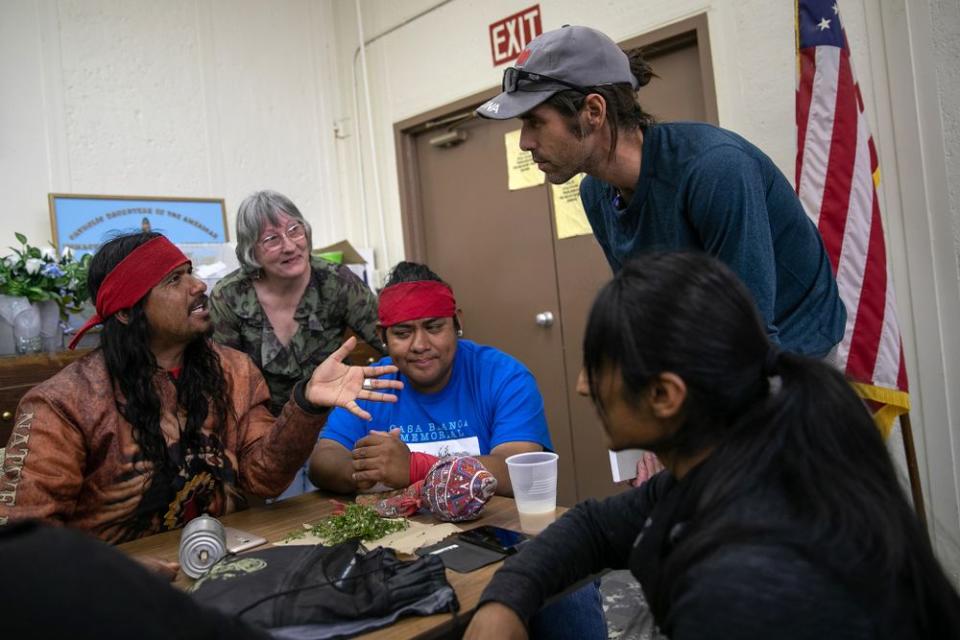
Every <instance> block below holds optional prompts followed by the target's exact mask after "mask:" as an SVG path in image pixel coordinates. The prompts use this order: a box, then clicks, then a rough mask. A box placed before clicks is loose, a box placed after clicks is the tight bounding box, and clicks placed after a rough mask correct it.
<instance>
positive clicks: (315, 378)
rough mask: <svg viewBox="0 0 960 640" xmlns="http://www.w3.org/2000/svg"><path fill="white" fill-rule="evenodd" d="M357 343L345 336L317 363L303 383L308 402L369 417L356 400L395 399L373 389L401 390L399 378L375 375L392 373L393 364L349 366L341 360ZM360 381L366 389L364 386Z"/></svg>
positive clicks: (381, 400) (388, 400)
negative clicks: (340, 343)
mask: <svg viewBox="0 0 960 640" xmlns="http://www.w3.org/2000/svg"><path fill="white" fill-rule="evenodd" d="M356 344H357V339H356V338H354V337H351V338H349V339H347V341H346V342H344V343H343V344H342V345H340V348H339V349H337V350H336V351H334V352H333V353H331V354H330V355H329V356H328V357H327V359H326V360H324V361H323V362H321V363H320V364H319V365H317V368H316V369H314V370H313V375H311V376H310V380H309V381H308V382H307V386H306V389H305V390H304V394H305V395H306V397H307V400H308V401H310V402H311V403H312V404H315V405H318V406H321V407H343V408H344V409H346V410H347V411H349V412H350V413H352V414H353V415H355V416H357V417H358V418H363V419H364V420H370V419H371V416H370V414H369V413H367V412H366V411H364V410H363V409H361V408H360V405H358V404H357V400H373V401H374V402H396V401H397V397H396V396H395V395H392V394H390V393H381V392H380V391H376V390H377V389H403V383H402V382H400V381H399V380H379V379H377V378H378V376H382V375H386V374H388V373H395V372H396V371H397V368H396V367H394V366H385V367H352V366H349V365H346V364H344V363H343V361H344V360H345V359H346V358H347V356H349V355H350V352H351V351H353V348H354V347H355V346H356ZM364 380H366V381H367V388H364Z"/></svg>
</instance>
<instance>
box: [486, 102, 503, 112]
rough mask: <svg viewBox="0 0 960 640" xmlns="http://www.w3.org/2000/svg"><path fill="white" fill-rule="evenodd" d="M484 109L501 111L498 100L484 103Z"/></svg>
mask: <svg viewBox="0 0 960 640" xmlns="http://www.w3.org/2000/svg"><path fill="white" fill-rule="evenodd" d="M483 110H484V111H489V112H490V113H500V105H499V104H498V103H496V102H488V103H487V104H485V105H483Z"/></svg>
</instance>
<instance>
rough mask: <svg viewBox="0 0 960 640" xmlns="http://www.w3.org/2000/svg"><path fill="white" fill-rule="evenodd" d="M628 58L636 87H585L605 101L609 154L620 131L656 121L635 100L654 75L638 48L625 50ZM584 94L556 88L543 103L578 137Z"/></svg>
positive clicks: (613, 85)
mask: <svg viewBox="0 0 960 640" xmlns="http://www.w3.org/2000/svg"><path fill="white" fill-rule="evenodd" d="M625 53H626V54H627V58H629V60H630V72H631V73H632V74H633V76H634V78H636V80H637V89H634V88H633V87H632V86H630V85H629V84H626V83H622V84H604V85H598V86H594V87H589V89H590V92H591V93H597V94H599V95H600V96H601V97H602V98H603V99H604V101H605V102H606V103H607V128H608V129H609V131H610V156H611V157H613V152H614V149H616V148H617V139H618V137H619V135H618V134H619V132H620V130H621V129H622V130H624V131H636V130H637V129H640V130H644V129H646V128H647V127H649V126H650V125H652V124H654V123H655V122H656V119H654V117H653V116H652V115H650V114H649V113H647V112H646V111H644V110H643V107H641V106H640V103H639V102H637V90H639V88H641V87H645V86H646V85H647V84H648V83H649V82H650V80H651V79H653V78H656V77H658V76H657V74H655V73H654V72H653V68H652V67H651V66H650V63H648V62H647V61H646V60H645V59H644V57H643V50H642V49H631V50H629V51H626V52H625ZM586 97H587V96H586V95H584V94H583V93H580V92H579V91H576V90H574V89H568V90H565V91H559V92H557V93H555V94H553V95H552V96H551V97H550V98H548V99H547V100H546V101H545V102H544V104H547V105H550V106H551V107H553V108H554V109H556V110H557V111H559V112H560V115H562V116H563V117H564V118H565V119H566V120H567V126H568V127H569V129H570V131H571V132H572V133H573V134H574V135H576V136H577V137H578V138H582V137H583V136H584V135H585V133H586V132H585V131H583V130H582V129H581V127H580V121H579V119H578V118H577V114H578V113H580V110H581V109H583V104H584V102H585V100H586Z"/></svg>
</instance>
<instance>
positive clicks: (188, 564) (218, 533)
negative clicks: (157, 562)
mask: <svg viewBox="0 0 960 640" xmlns="http://www.w3.org/2000/svg"><path fill="white" fill-rule="evenodd" d="M226 554H227V534H226V531H224V529H223V525H222V524H221V523H220V521H219V520H217V519H216V518H213V517H211V516H208V515H207V514H203V515H202V516H199V517H197V518H194V519H193V520H191V521H190V522H188V523H187V526H186V527H184V528H183V533H182V534H180V568H181V569H183V572H184V573H185V574H187V575H188V576H190V577H191V578H199V577H200V576H202V575H203V574H205V573H206V572H207V571H208V570H209V569H210V567H212V566H213V565H214V564H216V563H217V561H218V560H220V558H222V557H223V556H225V555H226Z"/></svg>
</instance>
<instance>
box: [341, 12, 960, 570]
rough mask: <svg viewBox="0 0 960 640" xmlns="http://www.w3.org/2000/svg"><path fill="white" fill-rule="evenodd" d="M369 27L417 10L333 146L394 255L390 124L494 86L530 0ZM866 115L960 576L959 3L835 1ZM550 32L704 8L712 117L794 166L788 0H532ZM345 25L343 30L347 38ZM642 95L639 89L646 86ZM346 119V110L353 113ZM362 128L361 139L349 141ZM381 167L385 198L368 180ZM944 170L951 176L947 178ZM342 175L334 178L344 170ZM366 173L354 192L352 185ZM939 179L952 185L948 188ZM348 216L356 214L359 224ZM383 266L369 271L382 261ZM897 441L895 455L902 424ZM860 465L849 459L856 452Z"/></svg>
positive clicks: (637, 25) (914, 372)
mask: <svg viewBox="0 0 960 640" xmlns="http://www.w3.org/2000/svg"><path fill="white" fill-rule="evenodd" d="M359 4H360V15H361V16H362V21H363V27H364V33H365V39H366V40H370V39H371V38H374V37H375V36H378V35H379V34H381V33H383V32H385V31H387V30H388V29H392V28H394V27H396V26H397V25H400V24H401V23H403V22H404V21H406V20H409V19H411V17H413V16H416V15H417V14H419V13H421V12H427V13H425V15H423V16H422V17H419V18H417V19H415V20H414V21H412V22H410V23H409V24H406V25H404V26H401V27H399V28H396V30H395V31H393V32H392V33H389V34H388V35H386V36H384V37H382V38H379V39H377V40H376V41H375V42H373V43H372V44H371V45H370V46H369V47H368V48H367V50H366V57H367V72H368V84H369V87H370V91H369V96H367V95H366V94H364V93H363V90H362V81H361V82H358V83H357V84H358V85H359V86H360V87H361V92H360V99H359V101H358V102H359V104H360V107H359V113H358V118H359V122H356V123H355V124H357V125H359V127H353V128H351V139H344V140H339V141H338V154H339V157H341V158H346V157H348V156H349V157H350V158H352V159H351V160H349V161H347V163H346V164H347V165H348V166H351V167H352V166H355V164H356V162H357V160H356V154H357V150H358V149H360V152H361V154H362V167H363V179H362V180H360V179H359V178H358V175H357V172H353V173H352V174H351V175H349V176H343V177H342V183H341V188H342V189H343V191H344V197H345V198H348V199H350V200H351V202H353V203H354V204H353V205H352V206H351V209H353V210H357V209H358V208H359V201H360V200H361V198H365V199H366V204H367V206H366V219H367V221H368V224H369V226H370V229H371V231H370V235H371V237H372V238H373V239H374V241H373V244H375V245H378V250H379V253H380V255H382V253H383V249H384V247H382V246H379V242H378V241H377V238H378V237H379V236H378V233H379V229H380V222H379V211H378V210H379V208H382V209H383V210H384V223H385V228H386V234H385V235H386V237H387V246H386V250H387V254H388V256H389V259H390V261H391V262H394V261H396V260H397V259H399V258H400V257H401V256H402V253H403V241H402V234H401V223H400V215H399V211H400V205H399V188H398V183H397V168H396V160H395V149H394V138H393V136H394V134H393V125H394V124H395V123H396V122H399V121H401V120H404V119H406V118H409V117H411V116H414V115H416V114H419V113H423V112H425V111H428V110H432V109H435V108H437V107H441V106H443V105H445V104H448V103H451V102H454V101H456V100H458V99H460V98H463V97H465V96H468V95H471V94H474V93H476V92H479V91H483V90H487V89H490V88H492V87H494V86H496V85H498V84H499V81H500V75H501V73H502V68H494V67H493V66H492V62H491V57H490V51H489V44H488V41H487V26H488V25H489V24H490V23H491V22H494V21H496V20H498V19H500V18H503V17H505V16H507V15H510V14H512V13H514V12H516V11H518V10H520V9H523V8H525V7H526V6H529V3H516V2H508V1H506V0H488V1H486V2H468V1H466V0H459V1H453V2H436V1H427V0H421V1H412V0H407V1H406V2H402V3H400V2H391V1H389V0H363V1H362V2H360V3H359ZM839 4H840V9H841V14H842V16H843V19H844V24H845V26H846V29H847V34H848V38H849V41H850V44H851V47H852V50H853V55H854V65H855V71H856V73H857V76H858V79H859V81H860V84H861V89H862V94H863V99H864V102H865V106H866V110H867V114H868V118H869V120H870V123H871V128H872V131H873V132H874V137H875V142H876V145H877V148H878V152H879V154H880V166H881V170H882V176H883V178H882V180H883V181H882V183H881V190H880V197H881V205H882V210H883V214H884V220H885V225H886V228H887V245H888V253H889V255H890V256H891V260H892V264H893V272H894V284H895V287H896V290H897V292H898V311H899V315H900V318H901V325H902V328H903V334H904V345H905V349H906V353H907V359H908V373H909V376H910V380H911V384H912V391H913V393H912V401H913V410H912V412H911V417H912V419H913V425H914V430H915V435H914V439H915V440H916V442H917V445H918V448H919V458H920V467H921V475H922V481H923V485H924V489H925V491H926V494H927V495H926V499H927V507H928V514H929V516H930V517H931V519H932V522H933V526H932V535H933V537H934V541H935V544H936V546H937V549H938V552H939V553H940V556H941V558H942V559H943V560H944V562H945V563H946V564H947V565H948V566H949V567H950V570H951V572H952V573H953V575H954V579H955V581H957V582H960V578H958V573H960V497H958V496H960V484H958V475H957V469H956V465H955V461H956V460H957V459H960V395H958V393H960V391H958V389H960V370H958V369H957V366H958V364H960V344H958V338H956V337H954V335H953V334H954V333H955V332H956V325H957V319H958V318H960V295H958V291H960V280H958V269H957V254H958V247H960V241H958V239H960V231H958V229H960V186H958V185H960V181H957V180H956V178H957V177H960V175H958V174H960V158H958V154H960V113H958V101H957V99H956V98H957V97H958V94H960V72H958V71H957V67H956V63H955V60H956V53H957V49H958V48H960V44H958V42H960V40H958V31H960V16H958V14H960V11H958V6H957V2H956V0H952V1H947V0H906V1H905V0H882V1H881V2H877V1H876V0H841V1H840V3H839ZM431 7H436V9H435V10H433V11H428V10H429V9H430V8H431ZM540 7H541V11H542V21H543V28H544V30H549V29H554V28H557V27H559V26H561V25H563V24H566V23H571V24H588V25H590V26H593V27H596V28H598V29H600V30H602V31H605V32H606V33H608V34H609V35H610V36H611V37H613V38H614V39H615V40H625V39H628V38H630V37H633V36H636V35H639V34H642V33H644V32H648V31H650V30H653V29H656V28H658V27H661V26H664V25H667V24H670V23H673V22H676V21H678V20H681V19H683V18H686V17H689V16H691V15H695V14H697V13H702V12H706V14H707V16H708V23H709V34H710V45H711V53H712V59H713V68H714V73H715V83H716V90H717V100H718V106H719V116H720V123H721V125H722V126H724V127H727V128H730V129H733V130H735V131H737V132H739V133H741V134H743V135H744V136H746V137H747V138H748V139H750V140H751V141H753V142H754V143H756V144H757V145H759V146H760V147H761V148H762V149H763V150H764V151H766V152H767V153H768V154H769V155H770V156H771V157H772V158H773V160H774V161H775V162H776V163H777V164H778V165H779V166H780V168H781V169H782V170H783V171H784V173H785V174H786V175H787V176H793V174H794V162H795V144H796V143H795V139H796V133H795V131H796V129H795V121H794V117H795V116H794V87H795V66H794V65H795V59H794V54H793V42H794V41H793V38H794V35H793V34H794V26H793V21H794V17H793V3H792V2H769V0H739V1H737V2H733V1H728V0H712V1H711V0H657V1H654V0H651V1H648V2H635V1H631V0H609V1H608V2H604V3H602V4H598V3H585V2H580V1H576V0H541V2H540ZM334 14H335V16H336V22H337V32H338V34H339V35H340V42H339V50H338V57H339V66H340V68H341V70H342V75H341V79H342V85H341V89H342V92H343V93H344V94H345V95H349V94H350V93H351V92H352V91H353V81H352V76H353V75H354V74H362V68H361V65H360V64H359V63H357V64H354V52H355V50H356V48H357V46H358V42H359V41H358V40H357V37H356V32H357V11H356V6H355V3H353V2H343V3H337V4H336V5H335V7H334ZM351 36H352V39H351ZM367 97H369V101H370V104H371V108H370V114H369V117H370V118H371V119H372V127H373V140H374V142H375V147H376V160H375V161H374V159H373V158H372V157H371V152H370V151H369V148H368V146H369V139H370V136H369V135H368V132H367V129H366V126H367V124H366V122H367V120H366V119H367V118H368V113H367V109H366V107H365V101H366V98H367ZM641 98H642V93H641ZM351 115H352V114H351ZM358 134H359V136H360V138H361V140H360V141H358V140H356V139H354V138H355V136H357V135H358ZM374 166H376V168H377V171H378V173H379V184H378V185H376V186H378V187H379V192H380V197H379V200H378V199H377V191H376V188H375V185H374V184H373V179H374V177H373V167H374ZM948 172H949V177H951V178H954V180H952V181H951V180H948V179H947V173H948ZM342 175H343V174H342ZM361 184H362V188H363V191H362V192H361V190H360V189H361ZM948 185H950V187H949V192H948ZM353 224H360V222H359V221H356V222H354V223H353ZM382 266H383V265H382V263H381V264H378V267H381V268H382ZM891 450H892V452H893V453H894V455H895V457H897V458H898V459H899V461H900V464H901V466H902V464H903V462H902V458H903V455H902V440H901V439H900V434H899V432H896V433H895V434H894V436H892V437H891ZM852 463H855V461H852Z"/></svg>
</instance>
